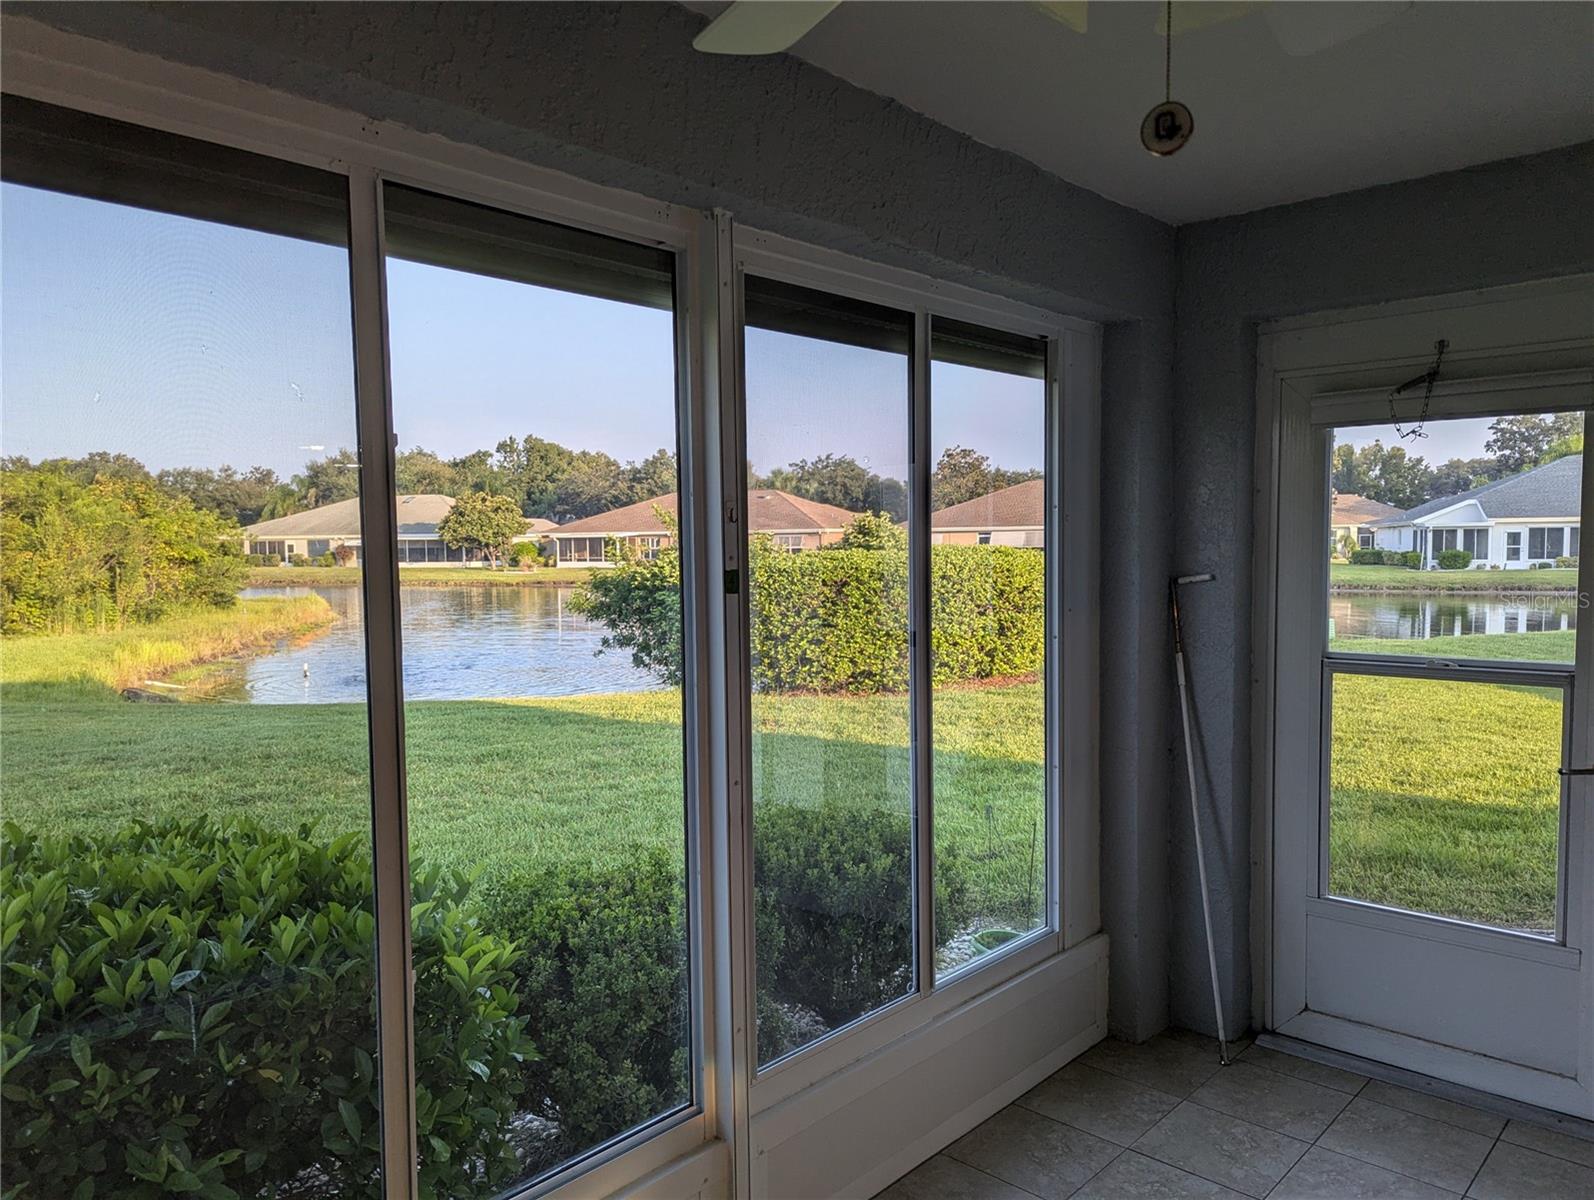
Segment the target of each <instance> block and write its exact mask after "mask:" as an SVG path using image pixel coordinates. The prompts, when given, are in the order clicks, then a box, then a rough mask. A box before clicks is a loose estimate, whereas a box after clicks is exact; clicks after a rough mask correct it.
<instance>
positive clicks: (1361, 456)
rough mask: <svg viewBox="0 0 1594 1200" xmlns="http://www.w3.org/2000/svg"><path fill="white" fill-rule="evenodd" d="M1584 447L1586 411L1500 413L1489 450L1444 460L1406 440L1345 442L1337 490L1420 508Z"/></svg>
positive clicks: (1337, 453)
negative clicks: (1409, 446) (1433, 462)
mask: <svg viewBox="0 0 1594 1200" xmlns="http://www.w3.org/2000/svg"><path fill="white" fill-rule="evenodd" d="M1582 452H1583V414H1582V413H1557V414H1555V415H1553V416H1542V417H1541V416H1533V415H1522V416H1514V417H1499V418H1497V419H1495V420H1494V421H1492V422H1491V423H1490V425H1489V439H1488V441H1487V442H1485V443H1484V454H1482V455H1480V456H1478V457H1476V458H1451V459H1448V460H1447V461H1445V462H1443V463H1440V464H1439V465H1438V466H1430V465H1429V464H1428V462H1427V460H1426V459H1424V458H1423V457H1421V456H1420V455H1412V454H1408V453H1407V452H1406V448H1405V447H1404V446H1385V445H1384V444H1383V442H1381V441H1375V442H1372V443H1371V444H1369V445H1366V446H1363V447H1361V448H1360V449H1358V448H1356V447H1355V446H1352V445H1350V444H1348V443H1341V444H1340V445H1337V446H1335V447H1334V459H1333V475H1332V480H1333V485H1334V490H1335V491H1336V492H1341V493H1350V494H1353V495H1357V496H1366V497H1368V498H1369V499H1373V500H1380V501H1382V502H1383V503H1385V504H1392V505H1394V506H1395V507H1396V508H1402V509H1405V508H1415V507H1417V505H1419V504H1422V503H1425V502H1426V501H1429V500H1437V499H1439V498H1440V497H1443V496H1454V495H1456V494H1457V493H1460V492H1465V491H1470V490H1471V489H1473V488H1475V487H1481V486H1483V485H1484V484H1486V483H1491V482H1493V481H1494V480H1496V479H1504V478H1506V477H1507V476H1508V475H1517V474H1520V473H1521V472H1523V471H1526V470H1529V469H1531V468H1533V467H1540V466H1543V465H1544V464H1545V463H1547V462H1553V461H1554V460H1555V459H1557V458H1564V457H1566V456H1567V455H1569V454H1581V453H1582Z"/></svg>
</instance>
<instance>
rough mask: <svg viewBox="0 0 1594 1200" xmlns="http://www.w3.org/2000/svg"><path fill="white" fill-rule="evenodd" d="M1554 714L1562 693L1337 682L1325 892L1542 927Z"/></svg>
mask: <svg viewBox="0 0 1594 1200" xmlns="http://www.w3.org/2000/svg"><path fill="white" fill-rule="evenodd" d="M1529 636H1535V637H1551V636H1554V635H1551V634H1534V635H1529ZM1561 716H1562V712H1561V693H1560V692H1559V690H1551V689H1544V688H1523V687H1513V686H1507V685H1502V684H1479V683H1462V682H1455V681H1450V680H1428V679H1396V678H1389V677H1380V676H1371V675H1338V676H1336V677H1335V680H1334V713H1333V723H1334V732H1333V746H1332V761H1331V767H1330V802H1329V830H1330V834H1329V847H1330V849H1329V885H1330V891H1332V892H1333V893H1334V894H1335V895H1339V896H1346V897H1350V898H1353V899H1359V900H1369V901H1373V902H1376V903H1379V904H1390V905H1394V906H1396V907H1400V908H1409V909H1414V910H1418V911H1422V912H1430V913H1436V914H1439V915H1442V916H1448V917H1456V918H1460V919H1462V920H1468V921H1480V922H1483V923H1485V924H1490V925H1499V926H1503V927H1506V928H1511V929H1531V930H1539V931H1549V930H1553V929H1554V927H1555V872H1556V837H1557V830H1558V828H1559V803H1560V783H1559V780H1558V779H1557V777H1556V774H1555V771H1556V768H1557V767H1558V766H1559V765H1560V761H1561Z"/></svg>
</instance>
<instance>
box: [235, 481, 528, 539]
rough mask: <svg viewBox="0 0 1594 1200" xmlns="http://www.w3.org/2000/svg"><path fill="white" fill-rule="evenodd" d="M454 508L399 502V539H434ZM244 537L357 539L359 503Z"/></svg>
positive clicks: (417, 500)
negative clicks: (440, 524)
mask: <svg viewBox="0 0 1594 1200" xmlns="http://www.w3.org/2000/svg"><path fill="white" fill-rule="evenodd" d="M453 507H454V497H452V496H439V495H436V494H435V493H428V492H420V493H415V494H411V495H403V496H400V497H399V498H398V532H399V537H406V538H429V537H436V536H437V526H438V524H439V522H441V521H442V519H443V518H444V517H446V516H448V514H449V512H450V511H451V510H452V509H453ZM553 528H555V525H554V523H553V522H552V521H548V520H544V519H543V518H542V517H532V518H531V519H530V520H528V521H527V522H526V531H527V532H528V533H541V532H544V531H546V530H550V529H553ZM244 534H245V535H246V536H248V537H251V538H290V537H303V538H312V537H313V538H358V537H359V536H360V502H359V500H339V501H338V502H337V503H335V504H323V505H322V506H321V507H320V508H311V509H306V510H305V511H304V512H299V513H293V514H291V515H289V516H286V517H273V518H272V519H271V520H269V521H261V522H259V523H258V524H255V525H249V526H247V527H245V529H244Z"/></svg>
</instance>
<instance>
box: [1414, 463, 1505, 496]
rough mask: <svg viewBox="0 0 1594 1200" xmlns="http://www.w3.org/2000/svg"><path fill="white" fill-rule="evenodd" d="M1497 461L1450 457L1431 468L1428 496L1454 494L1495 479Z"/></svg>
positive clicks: (1497, 470) (1496, 476)
mask: <svg viewBox="0 0 1594 1200" xmlns="http://www.w3.org/2000/svg"><path fill="white" fill-rule="evenodd" d="M1499 473H1500V466H1499V463H1498V462H1497V461H1496V460H1495V459H1492V458H1452V459H1449V460H1448V461H1446V462H1443V463H1441V464H1440V465H1439V466H1437V467H1435V468H1434V469H1433V479H1432V481H1431V483H1430V484H1429V488H1428V498H1429V499H1430V500H1432V499H1434V498H1436V497H1438V496H1454V495H1457V494H1458V493H1460V492H1467V491H1471V490H1472V489H1473V488H1475V487H1482V486H1483V485H1484V484H1486V483H1488V482H1489V481H1490V480H1491V479H1497V478H1498V477H1499Z"/></svg>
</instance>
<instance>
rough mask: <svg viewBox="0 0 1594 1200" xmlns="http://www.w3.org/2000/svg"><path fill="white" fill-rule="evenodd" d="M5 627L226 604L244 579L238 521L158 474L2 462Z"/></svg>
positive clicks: (1, 617) (100, 620)
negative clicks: (89, 475)
mask: <svg viewBox="0 0 1594 1200" xmlns="http://www.w3.org/2000/svg"><path fill="white" fill-rule="evenodd" d="M0 543H3V544H4V546H5V554H4V555H3V556H0V628H3V629H4V630H5V631H6V632H7V633H35V632H43V631H46V630H59V631H67V630H71V629H75V628H82V627H84V626H103V625H107V624H109V625H114V626H121V625H123V624H125V623H127V622H142V621H152V620H155V619H157V618H159V617H161V616H163V615H165V614H166V613H167V612H169V611H170V610H172V609H173V608H175V607H178V606H180V605H186V604H198V605H206V606H212V607H225V606H227V605H230V604H232V603H233V602H234V600H235V599H236V595H237V590H238V587H239V585H240V584H241V583H242V581H243V576H244V561H243V556H242V548H241V546H240V544H239V540H238V537H237V529H236V527H235V526H230V525H229V524H227V523H226V522H224V521H223V520H222V518H220V517H218V516H217V515H216V514H214V513H210V512H205V511H202V510H200V509H198V508H196V507H195V506H194V505H193V504H192V503H191V502H190V501H189V500H188V499H187V498H186V497H183V496H175V495H173V494H171V493H170V492H168V491H166V490H165V489H163V488H161V487H159V486H157V485H156V484H155V483H154V481H153V480H150V479H148V478H147V477H146V478H143V479H139V478H130V477H126V476H117V475H103V476H100V477H98V478H96V479H94V480H92V481H91V482H83V481H81V480H80V479H78V478H76V477H75V476H74V475H72V474H69V473H68V472H67V471H66V470H64V469H62V468H60V467H59V466H55V465H52V466H50V467H38V468H33V467H28V468H18V467H15V466H8V467H7V468H6V469H5V470H3V471H0Z"/></svg>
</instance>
